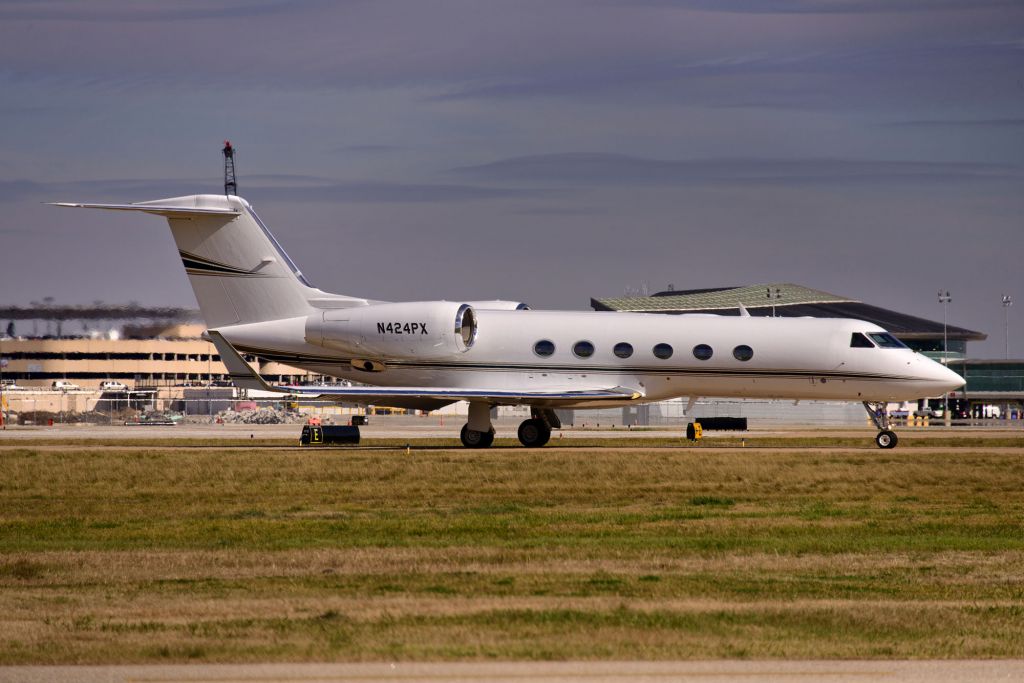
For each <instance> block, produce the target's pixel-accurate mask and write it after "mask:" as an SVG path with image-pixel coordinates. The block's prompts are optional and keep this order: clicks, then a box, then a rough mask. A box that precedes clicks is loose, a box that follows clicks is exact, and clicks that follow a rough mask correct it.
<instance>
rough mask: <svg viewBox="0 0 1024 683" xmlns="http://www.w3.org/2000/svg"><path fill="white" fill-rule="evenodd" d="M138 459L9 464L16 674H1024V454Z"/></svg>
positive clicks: (9, 618) (150, 453) (394, 454)
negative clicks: (622, 666) (176, 667)
mask: <svg viewBox="0 0 1024 683" xmlns="http://www.w3.org/2000/svg"><path fill="white" fill-rule="evenodd" d="M120 445H121V446H125V445H128V446H132V447H131V448H127V449H117V450H111V449H104V448H102V447H96V446H95V445H90V446H87V447H83V446H75V445H68V446H67V448H66V449H65V450H50V449H42V448H34V447H33V445H31V444H29V443H26V444H24V445H23V447H21V448H8V449H5V450H4V451H2V452H0V462H2V472H3V474H2V476H0V662H4V663H27V662H35V663H44V662H45V663H84V662H143V661H181V660H197V659H198V660H208V661H253V660H282V661H296V660H307V659H317V660H330V659H345V660H360V659H363V660H367V659H369V660H372V659H385V658H403V659H452V658H458V659H463V658H559V659H561V658H615V659H628V658H637V657H640V658H688V657H692V658H701V657H810V658H828V657H1019V656H1024V608H1022V607H1021V606H1020V605H1022V604H1024V603H1022V598H1024V582H1022V581H1021V579H1020V577H1021V576H1024V526H1022V523H1021V520H1022V519H1024V517H1022V512H1024V458H1022V457H1021V456H1022V455H1024V444H1021V447H1020V448H1019V449H1012V448H1008V447H1006V446H1005V445H1003V444H1000V447H999V448H997V449H991V450H986V449H985V448H984V445H981V446H979V445H977V444H975V443H972V442H971V441H970V440H967V441H966V442H965V448H964V449H962V450H959V451H949V450H938V451H932V450H928V449H914V450H901V449H897V450H895V451H877V450H830V451H823V452H822V451H816V452H807V451H800V450H786V449H773V450H757V451H740V450H716V449H651V450H647V451H645V450H643V449H640V450H637V448H633V449H630V450H616V449H601V450H594V449H592V448H587V447H580V448H573V449H565V450H558V451H555V450H538V451H522V450H517V451H490V452H480V451H463V450H451V451H449V450H443V449H433V450H421V451H413V454H412V455H406V454H405V452H404V450H375V451H368V452H364V451H300V452H294V451H290V452H277V451H275V450H274V449H265V448H264V449H252V450H244V449H243V450H239V449H233V450H221V449H201V450H187V451H182V450H175V449H170V448H166V447H162V446H138V445H136V444H128V443H125V442H122V443H121V444H120ZM641 445H642V444H641Z"/></svg>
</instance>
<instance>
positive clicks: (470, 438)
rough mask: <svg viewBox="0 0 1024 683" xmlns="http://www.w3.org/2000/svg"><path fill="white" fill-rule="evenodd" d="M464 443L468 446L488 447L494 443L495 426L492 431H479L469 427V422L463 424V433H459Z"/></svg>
mask: <svg viewBox="0 0 1024 683" xmlns="http://www.w3.org/2000/svg"><path fill="white" fill-rule="evenodd" d="M459 438H460V439H462V445H463V446H465V447H466V448H487V447H489V446H490V445H491V444H492V443H494V428H493V427H492V428H491V430H490V431H487V432H478V431H476V430H475V429H470V428H469V423H468V422H467V423H466V424H464V425H462V433H461V434H459Z"/></svg>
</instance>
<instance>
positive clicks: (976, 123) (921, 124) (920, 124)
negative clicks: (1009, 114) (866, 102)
mask: <svg viewBox="0 0 1024 683" xmlns="http://www.w3.org/2000/svg"><path fill="white" fill-rule="evenodd" d="M879 125H881V126H886V127H892V128H1024V119H921V120H917V121H891V122H889V123H882V124H879Z"/></svg>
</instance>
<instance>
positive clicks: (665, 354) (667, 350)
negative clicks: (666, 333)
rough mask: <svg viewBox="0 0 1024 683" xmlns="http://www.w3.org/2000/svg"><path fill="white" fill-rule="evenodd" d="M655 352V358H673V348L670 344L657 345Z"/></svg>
mask: <svg viewBox="0 0 1024 683" xmlns="http://www.w3.org/2000/svg"><path fill="white" fill-rule="evenodd" d="M653 351H654V356H655V358H660V359H662V360H666V359H668V358H671V357H672V347H671V346H669V345H668V344H655V346H654V349H653Z"/></svg>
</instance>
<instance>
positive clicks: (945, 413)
mask: <svg viewBox="0 0 1024 683" xmlns="http://www.w3.org/2000/svg"><path fill="white" fill-rule="evenodd" d="M952 300H953V297H952V296H951V295H950V293H949V290H948V289H947V290H946V291H945V293H943V291H942V290H941V289H940V290H939V303H940V304H942V364H943V365H945V366H948V365H949V340H948V337H947V336H946V327H947V325H946V309H947V308H948V307H949V302H950V301H952ZM942 419H943V420H944V421H945V422H946V424H949V392H948V391H947V392H946V393H944V394H943V395H942Z"/></svg>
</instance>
